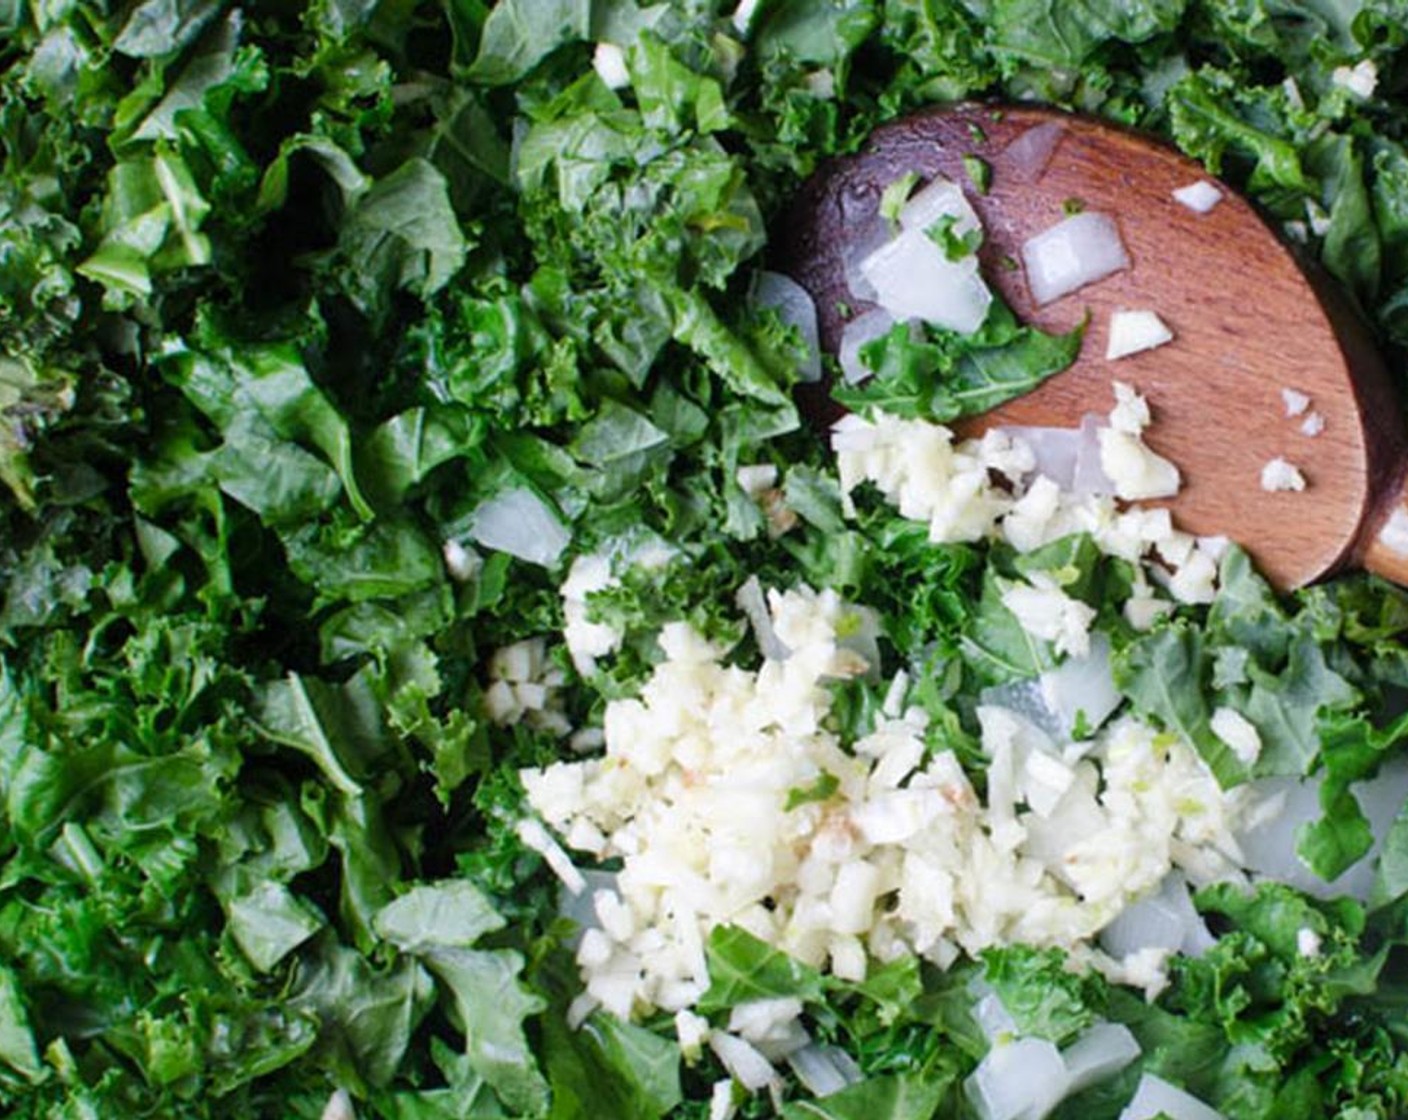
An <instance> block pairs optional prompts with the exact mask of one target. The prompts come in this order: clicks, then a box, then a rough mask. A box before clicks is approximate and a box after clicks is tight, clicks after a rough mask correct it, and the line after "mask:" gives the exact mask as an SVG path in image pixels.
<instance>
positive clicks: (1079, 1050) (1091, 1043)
mask: <svg viewBox="0 0 1408 1120" xmlns="http://www.w3.org/2000/svg"><path fill="white" fill-rule="evenodd" d="M1139 1054H1140V1049H1139V1043H1138V1041H1136V1039H1135V1037H1134V1034H1133V1033H1132V1032H1131V1031H1130V1029H1129V1028H1128V1027H1126V1026H1125V1025H1124V1024H1123V1023H1096V1024H1095V1025H1094V1026H1093V1027H1091V1028H1090V1029H1089V1030H1087V1031H1084V1032H1083V1033H1082V1034H1081V1036H1080V1037H1079V1038H1077V1039H1076V1040H1075V1041H1074V1042H1073V1043H1071V1044H1070V1045H1069V1046H1067V1047H1066V1048H1065V1049H1064V1050H1062V1051H1061V1058H1062V1060H1064V1061H1065V1063H1066V1075H1067V1076H1068V1077H1069V1078H1070V1085H1069V1087H1068V1088H1067V1090H1066V1094H1067V1095H1068V1096H1069V1095H1070V1094H1072V1093H1079V1092H1080V1091H1081V1090H1082V1089H1086V1088H1089V1087H1090V1086H1091V1085H1098V1084H1099V1083H1100V1082H1102V1081H1104V1080H1105V1079H1106V1078H1107V1077H1110V1076H1111V1075H1112V1074H1116V1073H1118V1072H1119V1071H1120V1070H1122V1069H1124V1067H1125V1066H1127V1065H1129V1063H1130V1062H1132V1061H1134V1059H1135V1058H1137V1057H1139Z"/></svg>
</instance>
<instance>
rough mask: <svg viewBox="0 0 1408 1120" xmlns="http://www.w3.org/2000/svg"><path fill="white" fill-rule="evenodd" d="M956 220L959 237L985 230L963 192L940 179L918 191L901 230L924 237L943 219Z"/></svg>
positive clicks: (903, 216)
mask: <svg viewBox="0 0 1408 1120" xmlns="http://www.w3.org/2000/svg"><path fill="white" fill-rule="evenodd" d="M945 217H951V218H953V219H954V222H953V232H954V233H955V234H957V235H958V236H959V237H962V236H963V235H964V234H968V233H972V232H974V231H975V230H980V229H982V228H983V223H982V222H981V221H980V220H979V219H978V215H977V214H976V213H975V212H974V210H973V207H972V205H971V204H970V203H969V202H968V197H967V195H965V194H964V193H963V188H962V187H960V186H959V185H958V184H957V183H955V182H953V181H952V180H951V179H944V178H937V179H934V180H933V181H932V182H930V183H929V184H928V185H927V186H925V187H924V188H922V189H921V190H918V191H916V192H915V193H914V194H913V195H912V196H911V197H910V199H909V201H908V202H906V203H905V204H904V208H903V209H902V210H901V211H900V229H902V230H916V231H918V232H919V233H924V232H925V231H926V230H928V229H929V228H930V227H931V226H932V225H934V223H935V222H937V221H939V220H940V219H941V218H945Z"/></svg>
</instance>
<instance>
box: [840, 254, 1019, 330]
mask: <svg viewBox="0 0 1408 1120" xmlns="http://www.w3.org/2000/svg"><path fill="white" fill-rule="evenodd" d="M860 271H861V273H862V275H863V276H864V277H865V279H866V280H867V281H869V283H870V285H871V286H872V287H873V288H874V289H875V302H876V303H878V304H879V305H880V306H881V307H883V308H884V309H885V310H886V311H888V312H889V313H890V314H891V315H893V316H894V317H895V318H896V319H922V320H924V321H925V322H927V323H933V324H934V325H935V326H938V327H943V328H944V329H946V330H951V331H957V332H958V333H960V334H971V333H973V332H974V331H976V330H977V329H978V328H979V327H980V326H982V325H983V320H984V319H986V318H987V314H988V307H989V306H990V305H991V303H992V292H990V291H989V290H988V286H987V284H985V283H984V282H983V278H982V276H981V275H979V273H978V260H977V258H976V257H972V256H968V257H964V258H963V259H962V260H957V261H951V260H949V259H948V257H946V256H945V255H944V251H943V250H942V249H941V248H939V246H938V245H936V244H935V243H934V242H933V241H932V240H931V239H930V238H929V236H928V234H926V233H925V232H924V231H923V230H919V229H909V230H904V231H903V232H902V233H900V235H899V236H898V237H895V238H894V239H893V240H891V241H888V242H886V243H885V244H884V245H882V246H880V248H878V249H877V250H875V252H873V253H871V254H870V256H868V257H866V258H865V260H863V261H862V262H861V265H860Z"/></svg>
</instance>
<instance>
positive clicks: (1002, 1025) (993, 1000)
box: [973, 983, 1017, 1046]
mask: <svg viewBox="0 0 1408 1120" xmlns="http://www.w3.org/2000/svg"><path fill="white" fill-rule="evenodd" d="M973 988H974V991H973V994H974V995H975V996H978V998H977V1000H976V1001H975V1002H974V1003H973V1018H974V1019H975V1020H976V1021H977V1023H978V1029H979V1030H981V1031H982V1032H983V1037H984V1038H986V1039H987V1040H988V1044H989V1045H990V1046H992V1045H997V1044H998V1043H999V1042H1000V1041H1004V1040H1007V1039H1011V1038H1012V1037H1013V1036H1015V1035H1016V1033H1017V1022H1016V1020H1015V1019H1013V1018H1012V1015H1011V1013H1010V1012H1009V1011H1008V1010H1007V1006H1006V1004H1004V1003H1003V1002H1002V997H1001V996H999V995H998V994H997V993H996V992H995V991H993V990H992V989H991V988H990V987H988V985H987V984H986V983H982V984H980V985H978V984H975V985H973ZM980 991H981V992H982V994H981V995H979V992H980Z"/></svg>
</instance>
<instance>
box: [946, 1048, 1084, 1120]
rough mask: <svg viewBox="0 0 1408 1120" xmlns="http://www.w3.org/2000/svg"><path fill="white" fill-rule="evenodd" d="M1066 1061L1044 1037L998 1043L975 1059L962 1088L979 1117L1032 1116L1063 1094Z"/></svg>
mask: <svg viewBox="0 0 1408 1120" xmlns="http://www.w3.org/2000/svg"><path fill="white" fill-rule="evenodd" d="M1067 1081H1068V1078H1067V1075H1066V1063H1065V1062H1064V1061H1063V1060H1062V1059H1061V1051H1059V1050H1057V1049H1056V1047H1055V1045H1054V1044H1053V1043H1050V1042H1047V1041H1046V1040H1045V1039H1044V1038H1020V1039H1017V1040H1016V1041H1015V1042H1004V1043H999V1044H997V1045H996V1046H994V1047H993V1048H992V1049H991V1050H989V1051H988V1053H987V1056H986V1057H985V1058H984V1059H983V1060H982V1061H981V1062H979V1063H978V1068H977V1069H975V1070H974V1071H973V1073H972V1074H971V1075H970V1076H969V1078H968V1080H967V1081H966V1082H964V1090H965V1091H966V1092H967V1094H968V1099H969V1100H970V1101H972V1103H973V1108H974V1111H976V1112H977V1114H978V1116H979V1117H980V1120H1035V1118H1037V1117H1043V1116H1045V1115H1046V1114H1047V1113H1048V1112H1050V1111H1051V1109H1053V1108H1054V1107H1055V1106H1056V1105H1057V1104H1058V1103H1059V1102H1060V1100H1061V1098H1062V1097H1063V1096H1065V1094H1066V1085H1067Z"/></svg>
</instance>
